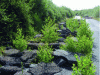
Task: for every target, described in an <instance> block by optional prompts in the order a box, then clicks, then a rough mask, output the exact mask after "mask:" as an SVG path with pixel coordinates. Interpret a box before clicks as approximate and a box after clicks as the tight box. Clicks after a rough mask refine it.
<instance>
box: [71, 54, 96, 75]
mask: <svg viewBox="0 0 100 75" xmlns="http://www.w3.org/2000/svg"><path fill="white" fill-rule="evenodd" d="M74 57H76V60H77V62H78V66H77V67H75V64H73V66H72V69H73V73H72V75H95V71H96V70H95V69H96V66H93V64H92V63H93V61H91V57H92V54H91V53H90V54H88V55H87V56H81V57H80V60H79V59H78V55H77V54H75V55H74Z"/></svg>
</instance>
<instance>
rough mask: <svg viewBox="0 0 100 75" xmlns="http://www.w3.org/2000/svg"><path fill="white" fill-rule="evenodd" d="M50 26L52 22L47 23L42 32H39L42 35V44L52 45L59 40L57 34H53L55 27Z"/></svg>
mask: <svg viewBox="0 0 100 75" xmlns="http://www.w3.org/2000/svg"><path fill="white" fill-rule="evenodd" d="M48 19H49V18H48ZM46 21H47V20H46ZM52 24H53V22H52V20H50V22H49V23H47V24H46V25H45V26H43V30H41V31H42V33H43V37H42V39H41V41H42V42H47V43H54V42H56V40H58V39H59V38H61V37H59V36H58V35H59V33H57V32H55V31H56V26H55V25H53V26H52Z"/></svg>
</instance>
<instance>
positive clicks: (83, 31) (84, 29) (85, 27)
mask: <svg viewBox="0 0 100 75" xmlns="http://www.w3.org/2000/svg"><path fill="white" fill-rule="evenodd" d="M93 34H94V31H93V32H92V31H91V30H90V28H89V24H88V23H86V22H84V21H82V20H81V25H80V27H79V28H78V29H77V36H78V37H81V36H83V35H86V37H88V38H89V40H91V41H92V42H93V41H94V39H95V38H92V35H93Z"/></svg>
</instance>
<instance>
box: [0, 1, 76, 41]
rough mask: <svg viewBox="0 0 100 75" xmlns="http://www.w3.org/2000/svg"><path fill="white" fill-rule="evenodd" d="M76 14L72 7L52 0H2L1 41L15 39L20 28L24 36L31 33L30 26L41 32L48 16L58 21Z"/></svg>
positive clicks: (0, 3) (0, 15)
mask: <svg viewBox="0 0 100 75" xmlns="http://www.w3.org/2000/svg"><path fill="white" fill-rule="evenodd" d="M74 15H75V14H74V12H73V11H72V10H71V9H70V8H67V7H64V6H62V7H57V6H56V5H54V4H53V2H52V1H51V0H0V41H9V40H11V39H15V37H16V35H15V34H16V32H17V29H18V28H22V34H23V35H24V36H27V35H28V36H29V35H30V31H31V30H30V27H31V28H33V29H34V30H35V31H38V32H39V31H40V30H41V29H42V26H43V25H45V24H46V22H45V20H46V19H47V18H48V16H50V18H51V19H52V20H55V23H57V22H58V21H61V20H62V19H64V18H66V17H68V18H70V17H73V16H74ZM10 36H12V37H13V38H11V37H10Z"/></svg>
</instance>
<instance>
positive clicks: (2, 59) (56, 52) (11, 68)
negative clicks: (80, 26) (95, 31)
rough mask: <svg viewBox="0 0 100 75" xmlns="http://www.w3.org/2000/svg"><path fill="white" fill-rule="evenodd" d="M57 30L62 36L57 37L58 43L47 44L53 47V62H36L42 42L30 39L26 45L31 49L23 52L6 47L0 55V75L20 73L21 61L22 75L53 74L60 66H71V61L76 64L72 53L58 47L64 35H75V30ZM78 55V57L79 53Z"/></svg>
mask: <svg viewBox="0 0 100 75" xmlns="http://www.w3.org/2000/svg"><path fill="white" fill-rule="evenodd" d="M57 32H59V33H61V35H60V36H62V37H63V38H61V39H58V43H49V46H52V48H53V53H52V56H54V58H53V59H52V61H53V62H51V63H47V64H46V63H44V62H40V63H38V58H37V51H38V46H39V44H41V45H44V44H43V43H35V42H34V41H30V43H29V44H27V45H28V47H31V49H32V50H31V51H28V50H27V49H25V50H24V51H23V52H20V50H17V49H12V48H11V47H6V50H5V53H4V55H3V56H0V64H1V65H2V66H1V67H0V75H21V74H22V68H21V67H22V65H21V62H23V75H54V74H56V73H59V72H60V71H62V69H61V67H63V68H64V67H66V68H67V69H68V68H71V67H72V64H73V63H74V64H76V65H77V62H76V59H75V57H74V54H73V53H71V52H68V51H65V50H60V49H59V46H60V45H62V44H65V43H64V40H65V39H66V36H68V35H69V33H71V34H72V35H74V36H76V33H77V32H74V33H75V34H74V33H72V32H71V31H70V30H69V29H67V28H65V29H62V30H58V31H57ZM40 36H42V34H38V35H36V36H35V37H34V38H36V37H40ZM72 39H73V40H74V41H78V40H77V39H76V37H72ZM77 54H78V53H77ZM78 55H79V57H80V54H78ZM35 59H36V61H35ZM33 63H34V64H33ZM71 70H72V69H71Z"/></svg>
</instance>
